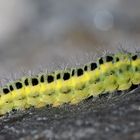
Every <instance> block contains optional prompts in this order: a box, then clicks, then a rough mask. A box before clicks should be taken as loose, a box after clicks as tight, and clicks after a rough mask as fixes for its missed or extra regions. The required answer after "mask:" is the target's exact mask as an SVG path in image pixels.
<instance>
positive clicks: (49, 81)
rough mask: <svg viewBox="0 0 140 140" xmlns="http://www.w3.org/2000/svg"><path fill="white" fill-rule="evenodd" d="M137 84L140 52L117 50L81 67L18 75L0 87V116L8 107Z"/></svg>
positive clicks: (73, 99) (80, 97)
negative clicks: (27, 75) (25, 75)
mask: <svg viewBox="0 0 140 140" xmlns="http://www.w3.org/2000/svg"><path fill="white" fill-rule="evenodd" d="M139 84H140V53H130V52H121V53H120V52H119V53H116V54H109V55H106V56H102V57H100V58H98V59H97V61H96V62H89V63H87V64H85V65H84V66H83V67H78V68H69V69H66V70H60V71H58V70H57V71H54V72H52V73H49V74H46V73H40V74H38V75H36V76H29V77H22V78H21V79H19V80H16V81H14V82H12V83H9V84H6V85H5V86H3V87H1V88H0V115H4V114H5V113H8V112H10V111H12V110H18V109H20V110H22V109H27V108H30V107H32V106H33V107H35V108H40V107H43V106H45V105H52V106H54V107H56V106H60V105H62V104H65V103H69V104H77V103H79V102H80V101H82V100H84V99H87V98H89V97H91V96H93V97H96V96H99V95H101V94H105V93H113V92H116V91H124V90H128V89H130V88H131V87H132V86H133V85H139Z"/></svg>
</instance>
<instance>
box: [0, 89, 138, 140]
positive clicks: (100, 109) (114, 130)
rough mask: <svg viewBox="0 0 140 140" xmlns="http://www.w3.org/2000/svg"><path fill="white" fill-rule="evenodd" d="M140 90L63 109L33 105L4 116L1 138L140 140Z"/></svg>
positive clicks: (1, 120) (63, 107) (0, 123)
mask: <svg viewBox="0 0 140 140" xmlns="http://www.w3.org/2000/svg"><path fill="white" fill-rule="evenodd" d="M139 132H140V94H139V91H135V92H132V93H130V92H126V93H124V94H120V95H115V96H114V95H111V96H101V97H100V98H97V99H96V100H94V99H93V98H92V99H88V100H86V101H84V102H82V103H80V104H78V105H75V106H70V105H64V106H62V107H59V108H52V107H44V108H41V109H34V108H31V109H30V110H26V111H17V112H12V113H11V114H9V115H6V116H4V117H1V118H0V139H1V140H9V139H10V140H15V139H20V140H55V139H56V140H63V139H66V140H69V139H70V140H88V139H89V140H90V139H96V140H112V139H114V140H132V139H134V140H139V139H140V133H139Z"/></svg>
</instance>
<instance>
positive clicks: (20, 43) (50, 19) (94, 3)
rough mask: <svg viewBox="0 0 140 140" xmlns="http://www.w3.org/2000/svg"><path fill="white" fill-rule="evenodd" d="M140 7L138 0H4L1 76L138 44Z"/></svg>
mask: <svg viewBox="0 0 140 140" xmlns="http://www.w3.org/2000/svg"><path fill="white" fill-rule="evenodd" d="M139 7H140V1H139V0H133V1H132V0H106V1H105V0H86V1H85V0H39V1H38V0H10V1H9V0H0V77H8V76H9V75H10V74H11V75H14V74H17V75H18V73H23V72H24V71H25V73H27V72H28V71H29V70H31V71H35V70H36V69H37V70H39V67H43V68H44V69H45V68H48V67H49V66H51V67H53V66H55V65H56V66H58V67H59V66H62V63H66V64H67V63H68V60H71V63H74V64H75V58H76V59H77V57H81V58H82V62H84V61H83V60H85V61H86V54H90V53H92V54H93V55H94V54H102V53H103V51H105V50H108V51H113V52H114V51H116V50H117V49H118V47H121V46H122V47H123V48H125V49H128V50H135V48H138V47H139V46H140V8H139ZM72 57H73V58H72ZM84 58H85V59H84ZM43 68H41V69H43ZM7 75H8V76H7ZM13 77H16V76H13ZM1 79H2V78H1Z"/></svg>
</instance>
